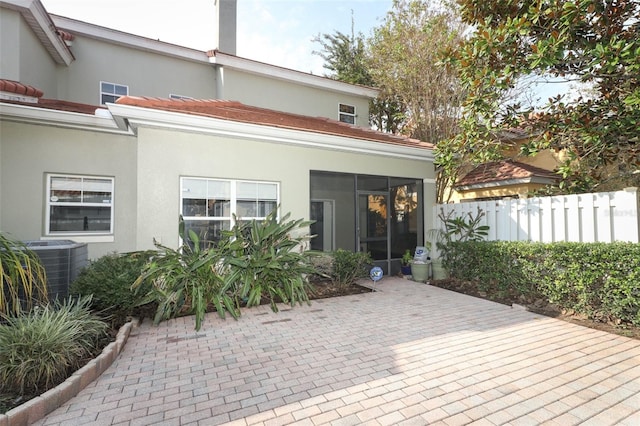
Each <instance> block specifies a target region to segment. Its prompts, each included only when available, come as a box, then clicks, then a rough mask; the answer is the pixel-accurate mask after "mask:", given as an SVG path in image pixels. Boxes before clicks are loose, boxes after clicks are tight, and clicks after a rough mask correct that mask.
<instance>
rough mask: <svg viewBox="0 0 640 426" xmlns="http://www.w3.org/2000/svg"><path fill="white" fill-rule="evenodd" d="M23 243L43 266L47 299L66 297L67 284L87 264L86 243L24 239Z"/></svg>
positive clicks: (67, 291) (67, 293)
mask: <svg viewBox="0 0 640 426" xmlns="http://www.w3.org/2000/svg"><path fill="white" fill-rule="evenodd" d="M25 245H26V246H27V248H29V249H30V250H31V251H33V252H35V253H36V254H37V255H38V257H39V258H40V261H41V262H42V264H43V266H44V269H45V271H46V273H47V289H48V295H49V300H55V299H63V298H65V297H67V296H68V295H69V284H70V283H72V282H73V280H75V279H76V277H77V276H78V274H79V273H80V271H81V270H82V268H84V267H85V266H87V263H88V250H87V244H86V243H76V242H75V241H71V240H36V241H25Z"/></svg>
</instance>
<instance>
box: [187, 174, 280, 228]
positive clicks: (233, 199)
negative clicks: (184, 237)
mask: <svg viewBox="0 0 640 426" xmlns="http://www.w3.org/2000/svg"><path fill="white" fill-rule="evenodd" d="M187 179H189V180H201V181H211V182H227V183H229V186H230V188H229V204H230V207H229V216H186V215H184V214H183V213H184V200H185V197H184V196H183V194H184V193H185V191H186V190H187V189H186V188H185V185H184V182H185V180H187ZM239 183H250V184H264V185H273V186H275V189H276V199H275V203H276V206H275V208H276V209H278V207H279V206H280V183H279V182H273V181H264V180H248V179H221V178H204V177H196V176H181V177H180V214H181V215H182V218H183V220H185V221H203V222H228V223H229V229H231V228H233V226H234V225H235V223H234V219H233V218H234V215H236V217H237V218H238V219H240V220H241V221H243V222H244V221H250V220H262V219H265V217H266V216H252V217H247V216H238V208H237V204H238V195H237V187H238V184H239ZM257 200H259V199H256V201H257ZM268 201H273V200H271V199H269V200H268ZM205 208H206V207H205ZM277 214H278V215H279V212H277Z"/></svg>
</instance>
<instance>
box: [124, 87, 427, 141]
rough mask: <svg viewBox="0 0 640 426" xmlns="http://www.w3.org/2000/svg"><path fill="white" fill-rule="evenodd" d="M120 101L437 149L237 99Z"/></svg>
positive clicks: (187, 112) (247, 121)
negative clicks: (237, 100) (251, 104)
mask: <svg viewBox="0 0 640 426" xmlns="http://www.w3.org/2000/svg"><path fill="white" fill-rule="evenodd" d="M116 104H118V105H129V106H136V107H143V108H151V109H159V110H164V111H171V112H179V113H185V114H194V115H200V116H206V117H212V118H217V119H221V120H231V121H238V122H243V123H251V124H259V125H265V126H273V127H279V128H286V129H292V130H300V131H307V132H314V133H322V134H327V135H335V136H343V137H349V138H355V139H363V140H367V141H375V142H381V143H387V144H393V145H403V146H407V147H413V148H422V149H433V148H434V145H433V144H430V143H427V142H423V141H420V140H417V139H411V138H407V137H404V136H396V135H391V134H388V133H382V132H378V131H375V130H371V129H367V128H363V127H358V126H354V125H350V124H347V123H342V122H340V121H337V120H330V119H328V118H323V117H308V116H304V115H298V114H291V113H286V112H280V111H274V110H270V109H265V108H258V107H254V106H249V105H245V104H242V103H240V102H236V101H226V100H197V99H162V98H150V97H136V96H124V97H122V98H120V99H118V100H117V101H116Z"/></svg>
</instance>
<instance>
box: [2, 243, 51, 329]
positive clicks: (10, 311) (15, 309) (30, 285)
mask: <svg viewBox="0 0 640 426" xmlns="http://www.w3.org/2000/svg"><path fill="white" fill-rule="evenodd" d="M34 302H35V303H36V304H38V303H46V302H47V276H46V273H45V270H44V266H42V263H41V262H40V258H39V257H38V255H37V254H36V253H34V252H33V251H32V250H29V249H28V248H27V247H26V246H25V245H24V244H23V243H21V242H19V241H16V240H13V239H11V238H9V237H8V236H6V235H4V234H1V233H0V317H2V316H6V315H19V314H20V312H21V311H22V308H26V309H27V310H29V309H31V307H32V306H33V303H34Z"/></svg>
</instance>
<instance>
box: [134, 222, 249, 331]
mask: <svg viewBox="0 0 640 426" xmlns="http://www.w3.org/2000/svg"><path fill="white" fill-rule="evenodd" d="M178 226H179V232H180V235H181V237H182V241H183V244H182V246H181V247H180V248H178V249H177V250H174V249H172V248H169V247H165V246H163V245H160V244H156V247H157V248H158V253H156V254H155V255H153V256H152V257H151V258H150V259H149V261H148V262H147V264H146V265H145V266H144V268H143V270H142V273H141V274H140V276H139V277H138V278H137V279H136V281H135V282H134V284H133V288H134V289H135V291H136V292H137V293H138V294H141V295H142V296H143V298H142V301H141V302H140V303H142V304H144V303H151V302H154V303H157V309H156V314H155V317H154V323H155V324H158V323H159V322H160V321H162V320H166V319H169V318H175V317H177V316H179V315H183V314H188V313H193V314H195V320H196V330H200V328H201V327H202V321H203V319H204V316H205V313H206V312H207V309H208V306H209V304H212V305H213V306H214V307H215V308H216V310H217V311H218V314H219V315H220V316H221V317H223V318H224V316H225V311H228V312H229V313H231V315H232V316H233V317H234V318H237V317H238V315H239V314H240V313H239V311H238V309H237V306H236V305H234V299H233V297H232V295H231V294H229V291H228V290H229V288H230V284H229V283H228V282H226V281H225V280H224V279H223V277H222V273H223V269H224V265H223V264H222V254H223V253H225V252H227V251H228V250H229V249H228V246H227V244H228V243H227V242H222V243H221V244H222V246H221V247H222V248H214V247H212V248H209V249H201V248H200V239H199V237H198V236H197V235H196V233H195V232H194V231H193V230H189V232H188V233H187V232H186V230H185V226H184V220H183V219H182V217H181V218H180V221H179V225H178Z"/></svg>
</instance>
